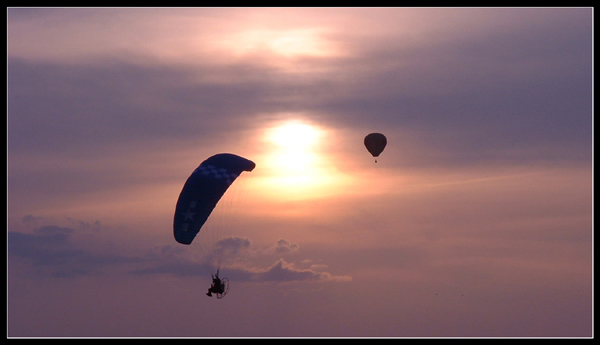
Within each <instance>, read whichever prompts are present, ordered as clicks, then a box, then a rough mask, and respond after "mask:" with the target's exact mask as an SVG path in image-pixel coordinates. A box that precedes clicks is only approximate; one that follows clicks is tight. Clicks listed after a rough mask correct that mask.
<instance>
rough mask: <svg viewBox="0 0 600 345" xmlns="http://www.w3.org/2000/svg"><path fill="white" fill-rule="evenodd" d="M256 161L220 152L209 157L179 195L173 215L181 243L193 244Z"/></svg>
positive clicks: (174, 230) (174, 228) (176, 236)
mask: <svg viewBox="0 0 600 345" xmlns="http://www.w3.org/2000/svg"><path fill="white" fill-rule="evenodd" d="M255 166H256V164H254V162H252V161H250V160H248V159H246V158H243V157H240V156H237V155H234V154H231V153H220V154H217V155H214V156H212V157H209V158H208V159H206V160H205V161H204V162H202V164H200V166H198V168H196V170H194V172H192V174H191V175H190V177H189V178H188V179H187V181H186V182H185V184H184V185H183V189H182V190H181V194H179V199H178V200H177V205H176V206H175V216H174V217H173V235H174V236H175V240H176V241H177V242H179V243H181V244H191V243H192V241H193V240H194V238H195V237H196V235H197V234H198V232H200V229H201V228H202V226H203V225H204V223H205V222H206V220H207V219H208V217H209V216H210V214H211V212H212V211H213V209H214V208H215V206H216V205H217V203H218V202H219V200H220V199H221V197H222V196H223V194H225V192H226V191H227V189H228V188H229V186H230V185H231V184H232V183H233V181H235V179H236V178H237V177H238V176H240V174H241V173H242V172H243V171H252V170H254V167H255Z"/></svg>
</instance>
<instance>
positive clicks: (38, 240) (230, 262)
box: [7, 215, 350, 282]
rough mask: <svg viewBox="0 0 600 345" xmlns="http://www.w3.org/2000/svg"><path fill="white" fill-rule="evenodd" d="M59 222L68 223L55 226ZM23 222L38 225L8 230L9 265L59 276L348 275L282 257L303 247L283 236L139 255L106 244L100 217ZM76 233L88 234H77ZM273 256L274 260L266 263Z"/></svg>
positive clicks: (272, 278) (255, 278)
mask: <svg viewBox="0 0 600 345" xmlns="http://www.w3.org/2000/svg"><path fill="white" fill-rule="evenodd" d="M48 223H53V224H51V225H50V224H48ZM59 223H62V224H66V225H70V226H63V225H56V224H59ZM21 224H23V225H24V227H31V226H33V227H34V229H33V230H32V231H29V232H25V231H14V230H9V231H8V235H7V238H8V258H9V263H16V262H17V261H21V262H27V263H29V264H31V267H32V268H34V269H35V270H36V272H37V273H38V274H42V275H50V276H53V277H58V278H72V277H80V276H87V275H111V274H133V275H161V274H166V275H171V276H176V277H189V276H208V274H210V273H214V271H215V270H216V267H220V268H221V270H222V272H225V273H226V274H227V275H228V277H229V278H230V279H233V280H237V281H248V282H283V281H287V282H293V281H341V280H348V279H350V278H349V277H338V276H334V275H332V274H330V273H328V272H325V271H324V268H325V266H319V267H312V266H311V267H309V268H299V267H297V265H296V264H294V263H293V262H287V261H285V260H284V259H283V258H281V257H280V256H282V255H286V254H289V253H292V252H297V251H298V250H299V245H298V244H295V243H291V242H289V241H287V240H285V239H279V240H278V241H277V242H276V243H275V244H273V245H271V246H268V247H266V248H255V247H253V246H252V242H251V241H250V239H249V238H242V237H228V238H224V239H222V240H220V241H217V242H216V243H215V244H214V245H213V247H212V248H211V249H210V250H208V252H207V254H206V255H204V256H203V257H201V258H198V257H190V252H189V251H187V250H185V249H186V248H184V247H183V246H177V245H165V246H159V247H153V248H148V249H146V250H143V251H142V253H141V254H132V253H127V254H123V253H120V252H115V250H114V248H111V247H107V244H104V242H103V241H102V239H101V238H102V235H103V233H102V230H101V229H100V223H99V221H96V222H86V221H82V220H78V219H74V218H65V219H63V220H62V221H61V220H56V219H50V218H45V217H36V216H33V215H27V216H25V217H23V218H22V220H21ZM78 234H79V235H84V236H76V235H78ZM90 242H93V244H94V245H91V244H92V243H90ZM275 258H277V259H276V261H275V263H274V264H272V265H269V266H266V265H265V263H267V262H269V261H270V260H273V259H275ZM270 262H272V261H270ZM299 262H300V265H305V264H306V262H310V260H308V259H301V260H299Z"/></svg>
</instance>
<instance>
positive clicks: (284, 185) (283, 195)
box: [256, 120, 343, 200]
mask: <svg viewBox="0 0 600 345" xmlns="http://www.w3.org/2000/svg"><path fill="white" fill-rule="evenodd" d="M327 134H328V131H327V130H326V129H324V128H322V127H319V126H316V125H313V124H310V123H308V122H304V121H300V120H289V121H285V122H281V123H278V124H276V125H274V126H272V127H270V128H269V129H267V130H266V131H265V133H264V138H263V140H264V143H265V148H266V149H265V154H264V155H263V156H262V159H261V161H260V162H257V166H260V167H261V169H260V171H262V172H261V173H260V175H261V176H260V181H261V182H260V184H261V189H262V190H263V191H266V193H267V194H268V195H269V196H272V197H275V198H277V199H279V200H300V199H309V198H318V197H323V196H325V195H327V194H330V193H332V192H333V189H335V186H339V183H340V182H342V181H343V179H341V178H340V173H339V172H338V171H337V170H336V169H335V167H334V165H333V164H332V160H329V159H327V158H326V157H327V156H326V155H325V153H326V152H328V151H327V150H328V149H327V147H328V146H329V144H330V143H328V142H327V140H326V139H327ZM257 173H258V170H257ZM256 177H257V178H258V177H259V176H256Z"/></svg>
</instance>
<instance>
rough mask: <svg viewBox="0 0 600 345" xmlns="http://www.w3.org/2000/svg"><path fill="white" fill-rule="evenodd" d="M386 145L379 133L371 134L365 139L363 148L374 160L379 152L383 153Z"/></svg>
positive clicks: (383, 136) (383, 137)
mask: <svg viewBox="0 0 600 345" xmlns="http://www.w3.org/2000/svg"><path fill="white" fill-rule="evenodd" d="M386 144H387V139H386V137H385V135H383V134H381V133H371V134H368V135H367V136H366V137H365V147H366V148H367V150H368V151H369V153H371V155H373V157H375V158H377V157H379V155H380V154H381V152H383V149H384V148H385V145H386ZM375 163H377V159H375Z"/></svg>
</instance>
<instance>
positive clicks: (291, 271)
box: [250, 259, 352, 282]
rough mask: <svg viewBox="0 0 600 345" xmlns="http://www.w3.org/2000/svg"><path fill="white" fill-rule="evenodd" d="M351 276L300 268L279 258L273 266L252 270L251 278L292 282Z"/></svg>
mask: <svg viewBox="0 0 600 345" xmlns="http://www.w3.org/2000/svg"><path fill="white" fill-rule="evenodd" d="M351 279H352V278H351V277H349V276H343V277H342V276H333V275H331V274H330V273H327V272H317V271H314V270H313V269H298V268H296V267H295V266H294V264H291V263H287V262H286V261H285V260H284V259H279V260H278V261H277V262H276V263H275V264H274V265H273V266H271V267H269V268H268V269H266V270H263V271H257V272H252V275H251V276H250V280H252V281H259V282H290V281H323V280H331V281H349V280H351Z"/></svg>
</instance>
